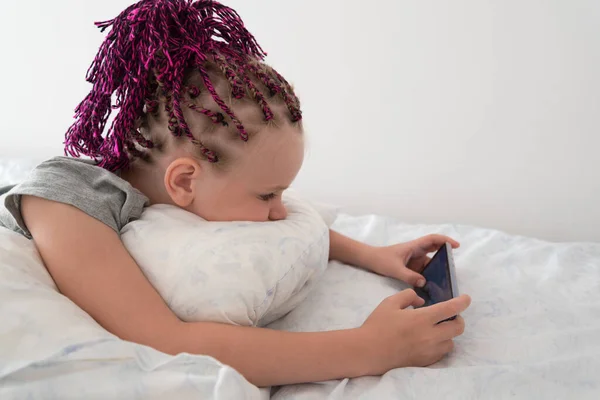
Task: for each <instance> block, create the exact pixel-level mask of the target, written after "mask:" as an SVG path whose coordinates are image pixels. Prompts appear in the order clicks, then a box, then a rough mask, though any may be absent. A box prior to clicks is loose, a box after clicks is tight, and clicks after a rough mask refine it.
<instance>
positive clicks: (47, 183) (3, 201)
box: [0, 157, 148, 239]
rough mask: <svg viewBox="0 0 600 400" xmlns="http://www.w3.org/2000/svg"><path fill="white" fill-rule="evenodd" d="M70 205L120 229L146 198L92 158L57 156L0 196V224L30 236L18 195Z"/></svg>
mask: <svg viewBox="0 0 600 400" xmlns="http://www.w3.org/2000/svg"><path fill="white" fill-rule="evenodd" d="M23 195H31V196H36V197H41V198H43V199H47V200H52V201H56V202H59V203H65V204H69V205H72V206H74V207H76V208H78V209H80V210H81V211H83V212H84V213H86V214H88V215H89V216H91V217H94V218H96V219H97V220H99V221H100V222H103V223H105V224H106V225H108V226H110V227H111V228H112V229H114V230H115V232H117V233H119V232H120V231H121V228H123V226H125V224H127V223H128V222H130V221H133V220H135V219H138V218H139V217H140V216H141V215H142V210H143V209H144V206H146V205H148V198H147V197H146V196H144V194H143V193H142V192H140V191H139V190H137V189H135V188H134V187H133V186H131V185H130V184H129V182H127V181H125V180H123V179H121V178H120V177H119V176H118V174H114V173H112V172H109V171H107V170H105V169H102V168H100V167H97V166H96V165H94V162H93V161H89V160H80V159H76V158H68V157H56V158H53V159H51V160H48V161H45V162H43V163H42V164H40V165H38V166H37V167H36V168H35V169H34V170H33V171H32V172H31V174H30V176H29V178H28V179H27V180H26V181H25V182H22V183H21V184H19V185H17V186H15V187H14V188H13V189H11V190H10V191H9V192H8V193H6V194H5V195H3V196H1V197H0V226H3V227H5V228H8V229H10V230H12V231H15V232H18V233H20V234H22V235H24V236H26V237H27V238H29V239H31V234H30V233H29V230H28V229H27V226H25V222H24V221H23V217H22V216H21V196H23Z"/></svg>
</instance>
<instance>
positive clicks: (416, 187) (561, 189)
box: [0, 0, 600, 241]
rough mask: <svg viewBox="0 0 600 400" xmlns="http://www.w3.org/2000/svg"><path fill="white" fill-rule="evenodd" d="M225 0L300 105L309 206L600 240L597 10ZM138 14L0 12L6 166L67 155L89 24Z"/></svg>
mask: <svg viewBox="0 0 600 400" xmlns="http://www.w3.org/2000/svg"><path fill="white" fill-rule="evenodd" d="M225 1H226V3H227V4H228V5H231V6H233V7H234V8H236V9H237V10H238V12H239V13H240V14H241V15H242V17H243V19H244V20H245V22H246V25H247V26H248V28H249V29H250V30H251V31H252V32H253V33H254V34H255V36H256V37H257V38H258V40H259V42H260V43H261V44H262V46H263V47H264V48H265V49H266V50H267V52H269V57H268V61H269V62H270V63H271V64H272V65H273V66H274V67H275V68H277V69H278V70H279V71H280V72H281V73H282V74H284V75H285V76H286V77H287V78H288V79H289V80H291V81H292V82H293V83H294V84H295V86H296V88H297V91H298V94H299V95H300V96H301V99H302V101H303V108H304V113H305V126H306V134H307V137H308V153H307V159H306V163H305V166H304V168H303V170H302V172H301V174H300V176H299V178H298V181H297V184H296V186H297V188H299V189H300V190H302V191H303V192H305V193H306V194H307V195H309V196H310V197H312V198H314V199H316V200H321V201H326V202H330V203H334V204H337V205H341V206H345V207H346V209H347V210H349V211H351V212H354V213H378V214H387V215H394V216H397V217H399V218H401V219H402V220H404V221H407V222H432V223H443V222H452V223H462V224H470V225H477V226H483V227H490V228H497V229H502V230H505V231H508V232H511V233H516V234H524V235H530V236H536V237H539V238H544V239H550V240H585V241H600V228H599V226H600V208H599V206H598V204H600V168H599V163H600V160H599V159H598V151H599V149H600V76H599V72H598V71H600V24H599V23H598V21H600V2H599V1H597V0H568V1H566V0H496V1H491V0H454V1H441V0H440V1H425V0H422V1H417V0H414V1H392V0H370V1H368V2H365V1H358V0H343V1H342V0H320V1H314V0H303V1H285V0H252V1H248V0H229V1H227V0H225ZM130 3H131V1H129V0H104V1H83V0H57V1H45V0H43V1H42V0H30V1H27V2H21V1H16V0H7V1H2V2H1V3H0V15H1V16H2V24H0V44H1V48H2V53H1V56H0V57H1V60H2V62H0V77H1V79H2V85H1V88H2V95H1V96H0V116H1V117H2V128H1V129H0V140H1V142H0V143H1V146H0V157H29V158H36V159H43V158H47V157H50V156H53V155H58V154H61V153H62V140H63V135H64V132H65V131H66V129H67V127H68V125H69V123H70V120H71V118H72V115H73V109H74V107H75V106H76V105H77V103H78V102H79V101H80V100H81V99H82V98H83V97H84V96H85V94H87V91H88V90H89V86H88V84H87V83H86V82H85V81H84V75H85V71H86V70H87V68H88V66H89V64H90V62H91V60H92V59H93V56H94V54H95V52H96V50H97V48H98V46H99V45H100V43H101V41H102V39H103V37H104V35H102V34H101V33H100V32H99V30H98V29H96V28H95V27H94V25H93V22H94V21H97V20H105V19H110V18H112V17H113V16H115V15H116V14H117V13H118V12H119V11H121V9H123V8H125V7H126V6H127V5H129V4H130Z"/></svg>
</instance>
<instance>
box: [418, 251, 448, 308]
mask: <svg viewBox="0 0 600 400" xmlns="http://www.w3.org/2000/svg"><path fill="white" fill-rule="evenodd" d="M421 274H422V275H423V276H424V277H425V280H426V281H427V283H426V284H425V286H424V287H422V288H415V291H416V292H417V294H418V295H419V297H421V298H423V300H425V304H424V305H423V307H426V306H430V305H432V304H436V303H439V302H442V301H446V300H450V299H451V298H452V297H453V295H452V283H451V282H450V279H451V278H450V265H449V260H448V252H447V251H446V248H445V247H442V248H441V249H440V250H438V252H437V253H435V255H434V256H433V258H432V259H431V261H430V262H429V264H427V266H426V267H425V269H424V270H423V272H422V273H421Z"/></svg>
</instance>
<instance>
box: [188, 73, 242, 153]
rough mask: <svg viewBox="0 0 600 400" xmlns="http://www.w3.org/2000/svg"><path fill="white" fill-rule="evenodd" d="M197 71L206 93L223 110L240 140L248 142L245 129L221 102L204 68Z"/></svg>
mask: <svg viewBox="0 0 600 400" xmlns="http://www.w3.org/2000/svg"><path fill="white" fill-rule="evenodd" d="M198 70H199V71H200V76H201V77H202V80H203V81H204V85H205V86H206V90H208V92H209V93H210V94H211V96H212V97H213V100H214V101H215V103H217V105H218V106H219V107H221V110H223V111H224V112H225V114H227V116H229V118H231V121H232V122H233V124H234V125H235V126H236V128H237V129H238V131H239V132H240V139H242V140H243V141H244V142H245V141H247V140H248V132H247V131H246V128H244V125H242V123H241V122H240V120H239V119H237V117H236V116H235V114H234V113H233V111H231V109H230V108H229V107H228V106H227V104H225V102H224V101H223V99H222V98H221V96H219V94H218V93H217V91H216V90H215V87H214V86H213V84H212V82H211V81H210V78H209V76H208V72H206V70H205V69H204V67H199V68H198Z"/></svg>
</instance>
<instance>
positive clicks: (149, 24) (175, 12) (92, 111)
mask: <svg viewBox="0 0 600 400" xmlns="http://www.w3.org/2000/svg"><path fill="white" fill-rule="evenodd" d="M96 26H97V27H99V28H100V29H101V31H102V32H104V31H105V30H107V29H109V32H108V34H107V36H106V39H105V40H104V42H103V43H102V45H101V46H100V49H99V50H98V53H97V55H96V57H95V58H94V61H93V62H92V64H91V65H90V68H89V69H88V72H87V75H86V80H87V81H88V82H90V83H91V84H92V89H91V90H90V92H89V94H88V95H87V96H86V97H85V98H84V99H83V101H82V102H81V103H80V104H79V105H78V106H77V108H76V109H75V121H74V123H73V124H72V125H71V127H70V128H69V129H68V131H67V133H66V135H65V139H66V140H65V153H66V154H68V155H70V156H73V157H78V156H81V155H85V156H89V157H91V158H94V159H95V160H96V161H97V162H98V165H99V166H101V167H103V168H105V169H108V170H110V171H117V170H119V169H123V168H125V167H127V166H128V165H129V164H130V163H131V162H132V160H134V159H136V158H143V159H145V158H148V152H147V151H145V149H152V148H153V147H157V146H154V143H153V142H152V141H151V140H150V139H147V138H146V137H144V135H142V133H140V131H138V130H137V127H136V123H137V122H136V121H139V119H140V118H141V117H143V116H144V115H145V114H151V115H154V116H158V113H159V112H160V110H161V102H163V101H164V108H165V112H166V114H167V119H168V127H169V130H170V131H171V132H172V134H173V135H174V136H185V137H187V138H188V139H189V140H191V141H192V143H194V144H195V145H196V146H197V147H198V148H199V150H200V153H201V154H203V155H204V156H205V157H206V158H207V159H208V160H209V161H211V162H217V161H218V159H219V158H218V157H217V154H216V153H215V152H214V151H212V150H210V149H208V148H207V147H206V146H204V144H202V143H201V142H200V141H199V140H198V139H196V138H195V137H194V136H193V134H192V132H191V131H190V127H189V125H188V123H187V122H186V121H185V118H184V113H183V110H182V104H183V106H184V107H187V108H190V109H191V110H194V111H196V112H197V113H200V114H202V115H205V116H206V117H207V118H209V119H210V120H211V121H212V122H214V123H220V124H223V125H227V121H226V120H225V118H227V119H228V120H231V123H232V124H233V125H234V126H235V127H236V129H237V130H238V132H239V136H240V138H241V139H242V140H244V141H245V140H248V132H247V131H246V129H245V127H244V125H243V124H242V123H241V121H240V120H239V119H238V118H237V117H236V115H235V114H234V113H233V111H232V110H231V108H230V107H229V106H228V105H227V104H226V103H225V102H224V101H223V99H222V98H221V97H220V96H219V95H218V94H217V91H216V89H215V85H214V83H213V82H211V78H210V77H209V75H208V73H207V71H206V68H205V66H206V63H210V62H213V63H214V64H215V65H216V66H217V68H218V69H219V70H220V72H221V73H223V75H224V76H225V78H226V79H227V80H228V82H229V83H230V86H231V90H232V95H233V97H235V98H242V97H244V96H246V95H251V96H252V97H253V99H254V100H255V101H256V102H257V103H258V104H259V106H260V107H261V109H262V111H263V114H264V115H265V119H266V120H269V119H271V118H273V114H272V110H271V109H270V107H269V105H268V104H267V101H266V99H265V97H264V95H263V94H262V93H261V92H260V91H259V90H258V88H257V87H256V85H254V83H253V81H252V80H251V79H250V77H249V76H248V75H247V72H248V73H252V74H253V75H255V76H256V77H257V78H258V79H259V81H260V82H262V83H264V85H265V86H266V87H267V88H268V90H269V91H270V92H271V95H274V94H277V93H281V94H282V95H283V97H284V101H285V104H286V106H287V108H288V109H289V110H290V112H291V114H292V120H293V121H298V120H299V119H300V118H301V113H300V110H299V102H298V100H297V98H296V97H295V95H294V94H293V91H292V89H291V87H290V86H289V84H288V83H287V82H286V81H285V80H284V79H283V78H282V77H281V76H280V75H279V74H278V73H276V71H274V70H272V69H271V68H268V69H267V72H266V73H265V72H263V71H261V68H259V67H258V65H262V64H259V63H261V62H262V60H263V59H264V57H265V55H266V53H265V52H264V51H263V50H262V48H261V47H260V46H259V44H258V43H257V42H256V39H255V38H254V36H252V34H251V33H250V32H248V30H247V29H246V28H245V27H244V24H243V22H242V20H241V18H240V17H239V15H238V14H237V13H236V12H235V11H234V10H233V9H231V8H229V7H226V6H224V5H222V4H220V3H218V2H216V1H214V0H141V1H138V2H137V3H135V4H133V5H131V6H129V7H127V8H126V9H125V10H124V11H123V12H121V13H120V14H119V15H118V16H117V17H115V18H113V19H111V20H108V21H103V22H97V23H96ZM190 68H192V69H193V70H195V71H197V72H198V73H199V74H200V77H201V79H202V82H203V84H204V86H205V87H206V90H207V92H208V94H210V96H211V97H212V99H213V100H214V102H215V103H216V104H217V105H218V107H219V108H220V109H221V111H222V113H221V112H214V111H211V110H208V109H205V108H203V107H201V106H197V105H195V104H193V99H194V98H196V97H198V96H199V95H200V89H199V88H198V87H196V86H193V85H188V83H187V82H184V79H185V73H184V72H185V71H187V70H189V69H190ZM265 68H266V67H265ZM186 85H187V86H186ZM113 96H114V98H115V101H114V104H113V102H112V98H113ZM186 96H187V97H189V99H191V100H192V102H190V104H188V101H187V98H186ZM113 109H114V110H117V115H116V116H115V118H114V120H113V122H112V123H111V125H110V127H108V129H107V131H106V132H105V129H106V124H107V122H108V119H109V117H110V115H111V112H112V110H113ZM225 116H226V117H225ZM158 147H160V146H158Z"/></svg>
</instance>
